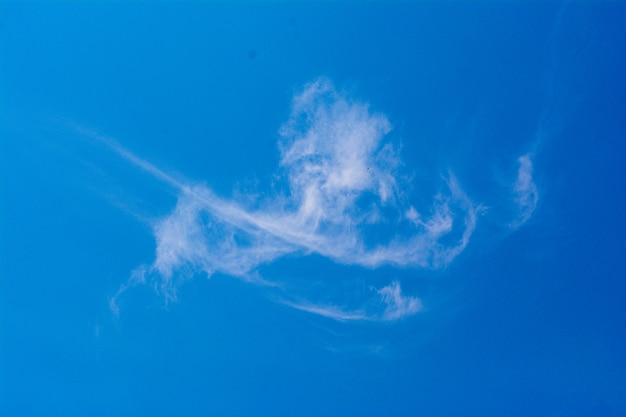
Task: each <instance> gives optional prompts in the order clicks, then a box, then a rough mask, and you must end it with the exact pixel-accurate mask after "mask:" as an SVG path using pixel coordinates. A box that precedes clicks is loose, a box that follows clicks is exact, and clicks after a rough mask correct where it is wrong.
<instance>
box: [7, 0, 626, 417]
mask: <svg viewBox="0 0 626 417" xmlns="http://www.w3.org/2000/svg"><path fill="white" fill-rule="evenodd" d="M625 21H626V3H623V2H610V3H608V2H607V3H602V2H571V3H568V4H561V3H551V2H528V3H517V2H501V3H499V2H444V3H438V2H419V3H418V2H402V3H374V2H372V3H356V2H351V3H330V2H322V3H319V4H314V3H296V4H287V3H281V2H273V3H252V2H241V3H225V2H224V3H193V2H187V3H174V2H155V3H151V2H131V3H122V2H112V3H85V4H83V3H79V2H63V3H61V2H59V3H50V4H47V3H46V4H44V3H13V2H3V3H2V4H0V106H1V107H0V110H1V119H0V146H1V148H0V180H1V194H0V210H1V211H0V245H1V246H0V320H1V322H0V326H1V327H0V414H2V415H6V416H51V415H65V416H74V415H76V416H78V415H94V416H98V415H102V416H105V415H122V416H124V415H127V416H131V415H138V416H139V415H145V416H172V415H189V416H195V415H198V416H199V415H216V416H220V415H284V416H298V415H302V416H306V415H310V416H321V415H327V416H333V415H354V416H364V415H371V416H380V415H424V416H458V415H466V416H468V415H476V416H505V415H510V416H517V415H520V416H521V415H535V416H612V415H614V416H621V415H626V303H625V302H626V284H625V278H626V254H625V253H624V252H625V249H626V221H625V220H624V215H625V213H626V168H625V167H626V81H625V75H626V26H625V25H624V22H625ZM252 49H253V50H255V51H256V53H257V54H256V57H255V58H254V59H253V58H251V57H250V55H249V51H250V50H252ZM318 76H325V77H328V78H330V79H331V80H333V81H334V82H335V83H336V84H337V85H338V86H341V87H343V88H346V89H348V90H349V91H351V92H352V94H353V95H354V96H355V97H356V98H357V99H359V100H363V101H367V102H369V103H370V105H371V107H372V109H374V110H376V111H380V112H383V113H385V114H386V115H387V117H388V118H389V120H390V121H391V122H392V124H393V125H394V130H393V132H392V133H391V136H392V137H393V139H394V140H396V141H398V142H400V141H401V142H402V144H403V146H402V157H403V160H404V162H405V164H406V166H408V167H410V168H411V169H413V170H416V171H417V172H418V173H419V175H421V176H422V177H421V178H429V176H431V177H432V178H438V176H439V175H440V174H441V172H442V171H445V169H447V168H448V167H452V168H453V169H454V171H455V173H456V175H457V177H458V178H460V179H461V180H462V182H463V185H464V187H465V189H466V191H467V193H468V194H469V195H470V196H471V197H472V198H473V199H474V200H475V201H477V202H481V201H493V199H494V198H495V197H494V195H495V194H494V188H493V178H494V177H497V175H498V173H502V172H504V173H507V172H508V173H510V172H514V170H515V169H516V166H515V165H514V162H515V158H517V156H519V155H521V154H524V153H526V152H529V151H531V150H533V149H534V151H535V155H536V157H535V160H534V162H535V163H534V168H535V181H536V183H537V185H538V188H539V190H540V204H539V206H538V208H537V210H536V212H535V214H534V216H533V218H532V219H531V221H530V222H529V223H527V224H526V225H524V226H523V227H522V228H520V229H519V230H518V231H516V232H514V233H504V232H503V230H502V228H501V227H499V226H498V224H497V223H498V221H499V220H498V219H497V216H496V215H495V214H494V215H491V216H490V215H485V216H483V217H481V218H480V219H479V221H478V222H479V223H478V226H477V231H476V233H475V234H474V236H473V237H472V240H471V241H470V244H469V246H468V247H467V249H466V250H465V251H464V252H463V253H462V254H461V255H460V256H459V257H458V258H457V259H456V260H455V261H454V262H453V263H452V264H451V265H450V266H448V267H447V268H445V269H443V270H439V271H432V270H427V271H426V270H419V269H410V268H409V269H399V270H397V269H393V268H391V267H384V268H382V269H379V270H366V269H361V268H358V267H348V266H338V265H333V263H332V262H331V261H329V260H325V259H321V258H320V257H317V256H311V257H300V258H288V259H284V260H279V261H277V262H276V263H274V264H271V265H268V266H266V267H264V268H263V273H264V274H267V275H269V276H272V275H274V276H276V275H289V274H292V275H297V276H298V279H303V280H306V279H315V276H316V274H336V275H337V277H338V279H339V278H342V279H343V278H345V277H346V276H348V277H353V276H354V278H355V279H361V280H364V281H365V282H376V281H377V280H378V279H380V276H394V277H397V278H398V279H401V280H402V282H403V288H405V289H406V290H407V291H408V292H409V293H412V294H416V295H418V296H419V297H420V298H422V300H423V301H424V303H425V304H426V305H427V306H428V308H427V310H426V311H424V312H423V313H420V314H418V315H416V316H414V317H412V318H409V319H406V320H403V321H400V322H395V323H341V322H334V321H332V320H329V319H326V318H323V317H316V316H313V315H309V314H307V313H304V312H299V311H297V310H294V309H291V308H289V307H287V306H285V305H281V304H279V303H275V302H273V301H272V299H271V297H267V296H266V295H265V290H264V289H263V288H262V287H259V286H256V285H252V284H248V283H245V282H242V281H240V280H237V279H232V278H231V277H227V276H222V275H216V276H214V277H213V278H212V279H211V280H206V279H203V278H196V279H193V280H190V281H189V282H187V283H185V284H184V285H183V286H182V287H181V288H180V294H179V300H178V302H176V303H173V304H170V305H168V307H167V308H165V307H164V301H163V299H162V297H160V296H158V295H156V294H155V293H154V292H153V291H152V290H151V289H150V287H149V286H142V287H137V288H135V289H133V290H132V292H129V293H128V294H127V295H125V298H124V300H123V306H122V307H123V310H122V314H121V315H120V317H119V318H116V317H114V315H113V314H112V313H111V311H110V310H109V307H108V299H109V298H110V297H111V296H112V295H113V294H115V292H116V291H117V289H118V288H119V286H120V285H121V284H122V283H124V282H125V281H126V279H127V278H128V276H129V274H130V271H131V270H132V269H133V268H135V267H136V266H137V265H138V264H141V263H146V262H151V261H152V259H153V257H154V241H153V237H152V235H151V230H150V229H149V227H148V226H147V225H146V223H145V222H142V221H139V220H138V218H141V217H142V216H147V217H158V216H162V215H165V214H167V213H168V212H169V211H171V209H172V207H173V206H174V204H175V203H176V196H175V195H174V194H172V193H171V190H168V189H167V188H166V187H165V186H163V185H162V184H159V183H158V182H155V181H154V180H153V179H151V178H149V176H147V175H145V174H144V173H142V172H140V171H137V170H136V169H134V168H133V167H130V166H128V164H127V163H125V162H124V161H123V160H120V159H119V158H118V157H117V156H116V155H114V154H113V153H111V152H110V151H109V150H107V149H105V148H104V147H102V146H101V145H98V144H97V143H94V142H91V141H88V140H85V139H84V138H81V137H79V136H77V135H76V134H75V133H74V132H71V131H69V130H68V129H66V128H64V127H63V126H64V123H65V122H66V121H68V120H69V121H73V122H75V123H77V124H79V125H84V126H88V127H90V128H95V129H97V130H99V131H101V132H103V133H105V134H107V135H110V136H112V137H114V138H116V140H118V141H119V142H120V143H122V144H123V145H124V146H125V147H127V148H129V149H131V150H133V152H135V153H137V154H138V155H141V156H142V157H144V158H146V159H147V160H150V161H152V162H154V163H156V164H157V165H159V166H161V167H164V168H166V169H169V170H173V171H178V172H181V173H183V174H184V175H185V176H187V177H188V178H192V179H196V180H199V181H204V182H205V183H207V184H208V185H209V186H210V187H212V189H213V190H215V191H216V192H217V193H220V194H222V195H230V194H231V193H233V190H234V189H235V190H237V192H239V193H244V194H245V193H246V192H247V191H248V190H250V189H253V188H254V189H258V188H259V187H260V189H261V190H263V187H264V185H263V184H269V183H270V182H271V178H272V174H273V173H274V172H275V170H276V165H277V163H278V159H279V154H278V149H277V147H276V140H277V137H278V133H277V132H278V128H279V127H280V125H281V123H283V122H284V121H285V120H286V119H287V117H288V115H289V110H290V107H289V106H290V100H291V98H292V96H293V94H294V91H297V90H298V89H299V88H301V86H302V85H303V84H304V83H306V82H309V81H311V80H312V79H315V78H316V77H318ZM259 184H260V185H259ZM488 213H489V212H488ZM492 213H497V210H493V211H492Z"/></svg>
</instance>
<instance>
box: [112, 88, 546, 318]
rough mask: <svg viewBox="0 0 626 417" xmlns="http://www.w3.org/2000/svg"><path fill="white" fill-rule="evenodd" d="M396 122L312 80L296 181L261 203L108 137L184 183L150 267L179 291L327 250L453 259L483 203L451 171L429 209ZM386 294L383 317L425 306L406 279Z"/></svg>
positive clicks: (283, 169)
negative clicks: (200, 276)
mask: <svg viewBox="0 0 626 417" xmlns="http://www.w3.org/2000/svg"><path fill="white" fill-rule="evenodd" d="M390 131H391V124H390V122H389V121H388V120H387V118H386V117H385V116H384V115H383V114H379V113H373V112H371V111H370V109H369V108H368V105H367V104H366V103H359V102H354V101H352V100H351V99H350V98H349V97H347V96H346V95H345V94H342V93H340V92H338V91H337V90H336V89H335V88H334V86H333V85H332V83H331V82H330V81H328V80H326V79H319V80H317V81H315V82H313V83H310V84H308V85H306V86H305V87H304V89H303V90H302V91H301V92H300V93H299V94H297V95H296V96H295V97H294V99H293V103H292V111H291V115H290V118H289V120H288V121H287V122H286V123H285V124H284V125H283V126H282V127H281V128H280V131H279V133H280V137H281V139H280V142H279V148H280V151H281V160H280V167H279V174H280V175H281V176H282V179H283V181H284V184H285V186H286V187H285V192H284V194H281V195H275V196H269V197H268V198H267V199H266V200H264V201H262V202H261V203H260V204H259V205H258V206H257V207H254V208H249V207H247V206H246V205H245V204H243V203H239V202H237V201H235V200H227V199H223V198H220V197H218V196H216V195H215V194H214V193H213V192H212V191H211V190H210V189H208V188H207V187H205V186H202V185H190V184H186V183H184V182H179V181H178V180H174V179H172V178H170V177H168V176H167V174H164V173H163V172H162V171H160V170H158V169H157V168H155V167H154V166H152V165H150V164H149V163H148V162H145V161H143V160H141V159H139V158H138V157H136V156H134V155H133V154H131V153H130V152H129V151H127V150H125V149H123V148H121V147H120V146H119V145H117V144H114V142H112V141H111V140H110V139H105V141H106V142H107V143H109V145H110V146H111V147H112V149H114V150H115V151H116V152H118V153H120V154H121V155H122V156H123V157H124V158H125V159H127V160H128V161H130V162H132V163H133V164H135V165H136V166H138V167H140V168H142V169H143V170H145V171H147V172H148V173H151V174H152V175H153V176H155V177H156V178H158V179H161V180H165V181H166V182H167V183H169V184H170V185H174V186H175V187H176V188H177V189H178V192H179V198H178V203H177V205H176V207H175V208H174V209H173V211H172V212H171V213H170V214H169V215H168V216H166V217H164V218H163V219H161V220H160V221H158V222H156V223H155V224H154V225H153V232H154V237H155V240H156V258H155V260H154V262H153V263H152V264H151V265H148V266H145V267H144V270H145V271H146V273H147V274H149V275H150V276H151V277H152V279H154V280H155V286H156V287H157V288H158V289H159V290H160V291H161V292H162V293H164V294H165V295H166V296H167V297H168V298H171V299H174V298H175V295H176V288H177V285H178V284H177V283H178V281H179V280H180V277H181V276H189V275H190V274H193V273H197V272H204V273H206V274H207V275H208V276H210V275H212V274H214V273H216V272H220V273H223V274H227V275H231V276H236V277H241V278H244V279H250V280H257V279H260V277H259V276H258V273H257V272H256V271H257V268H258V267H259V266H260V265H261V264H264V263H269V262H272V261H273V260H275V259H277V258H279V257H282V256H284V255H286V254H289V253H296V254H301V255H302V256H305V255H306V254H310V253H317V254H319V255H322V256H324V257H326V258H329V259H331V260H333V261H334V262H337V263H341V264H347V265H360V266H363V267H368V268H376V267H379V266H381V265H394V266H402V267H424V268H438V267H443V266H445V265H447V264H448V263H450V262H451V261H452V260H453V259H454V258H455V257H456V256H457V255H458V254H459V253H460V252H461V251H463V249H464V248H465V247H466V245H467V243H468V241H469V239H470V237H471V235H472V233H473V231H474V228H475V226H476V214H477V207H476V206H475V205H474V204H473V203H472V202H471V201H470V199H469V198H468V197H467V196H466V194H465V193H464V192H463V190H462V188H461V186H460V185H459V183H458V181H457V180H456V178H455V177H454V175H452V174H449V175H448V176H447V177H446V178H444V181H442V191H441V192H440V193H439V194H437V195H435V196H433V199H432V204H431V205H429V206H427V207H420V208H419V211H418V208H416V207H415V206H414V205H413V204H412V203H411V199H410V196H406V195H405V194H404V193H401V192H400V191H401V190H406V189H408V188H409V187H408V184H406V183H403V180H401V179H400V178H401V177H400V176H399V175H398V172H397V171H398V169H399V167H400V166H401V161H400V159H399V155H398V152H397V151H396V150H395V149H394V147H393V146H392V145H391V143H390V142H389V141H388V140H386V135H387V134H388V133H389V132H390ZM524 163H525V162H523V164H524ZM524 169H526V168H525V165H524ZM525 172H526V171H523V170H522V169H520V180H519V181H518V182H519V183H520V185H519V187H517V188H516V189H518V188H519V199H520V201H521V202H522V203H520V204H526V203H525V202H526V200H529V201H530V202H531V203H532V201H533V196H532V192H530V196H526V195H525V193H527V191H525V190H526V189H527V188H528V185H527V183H526V182H524V181H525V177H524V175H525V174H524V173H525ZM530 184H532V181H530ZM532 186H533V187H534V184H533V185H532ZM535 195H536V191H535ZM535 200H536V197H535ZM372 236H376V238H375V239H372ZM125 288H126V287H123V290H125ZM123 290H122V292H123ZM378 294H379V295H380V300H379V301H380V302H379V304H380V309H381V313H380V314H379V317H380V318H381V319H382V320H395V319H399V318H402V317H405V316H409V315H412V314H415V313H416V312H418V311H419V310H420V309H421V308H422V306H421V302H420V301H419V300H418V299H417V298H413V297H408V296H404V295H402V293H401V289H400V285H399V283H397V282H394V283H392V284H391V285H389V286H387V287H385V288H383V289H381V290H379V291H378ZM118 295H119V293H118ZM116 297H117V295H116ZM113 305H116V304H115V297H114V299H113V300H112V306H113ZM292 306H293V307H296V308H299V309H301V310H306V311H310V312H313V313H317V314H321V315H324V316H327V317H331V318H335V319H338V320H348V319H349V320H355V319H365V318H366V317H371V315H362V314H361V313H359V312H357V313H344V312H343V311H342V310H341V309H338V308H335V307H332V308H324V307H316V306H315V304H314V303H311V304H299V305H295V304H293V305H292Z"/></svg>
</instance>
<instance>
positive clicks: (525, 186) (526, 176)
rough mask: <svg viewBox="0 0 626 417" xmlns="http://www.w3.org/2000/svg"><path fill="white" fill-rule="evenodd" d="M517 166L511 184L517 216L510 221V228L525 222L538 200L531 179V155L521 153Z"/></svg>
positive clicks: (535, 187) (515, 227) (537, 193)
mask: <svg viewBox="0 0 626 417" xmlns="http://www.w3.org/2000/svg"><path fill="white" fill-rule="evenodd" d="M517 162H518V163H519V168H518V170H517V179H516V180H515V184H514V185H513V195H514V200H515V203H516V204H517V209H518V213H519V214H518V217H517V219H515V221H514V222H512V223H511V225H510V226H511V228H512V229H517V228H519V227H520V226H522V225H523V224H524V223H526V222H527V221H528V220H529V219H530V218H531V216H532V215H533V212H534V211H535V208H536V207H537V202H538V201H539V191H537V186H536V185H535V182H534V181H533V162H532V160H531V155H530V154H526V155H522V156H520V157H519V158H518V159H517Z"/></svg>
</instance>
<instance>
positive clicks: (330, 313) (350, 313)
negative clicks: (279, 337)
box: [280, 281, 423, 321]
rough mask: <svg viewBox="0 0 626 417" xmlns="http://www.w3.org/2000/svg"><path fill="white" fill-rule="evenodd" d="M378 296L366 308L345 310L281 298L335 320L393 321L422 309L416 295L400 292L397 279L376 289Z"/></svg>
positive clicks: (286, 303) (286, 302)
mask: <svg viewBox="0 0 626 417" xmlns="http://www.w3.org/2000/svg"><path fill="white" fill-rule="evenodd" d="M376 293H377V295H378V297H377V298H376V299H375V300H370V302H369V303H367V304H368V307H369V308H367V309H365V308H364V309H361V310H346V309H344V308H341V307H339V306H336V305H331V304H313V303H311V302H301V303H298V302H292V301H285V300H281V301H280V302H281V303H282V304H285V305H287V306H289V307H292V308H295V309H297V310H301V311H306V312H308V313H312V314H317V315H320V316H323V317H327V318H330V319H333V320H337V321H395V320H400V319H403V318H406V317H410V316H412V315H414V314H416V313H419V312H420V311H422V310H423V306H422V301H421V300H420V299H419V298H417V297H411V296H406V295H403V294H402V288H401V287H400V283H399V282H398V281H393V282H392V283H391V284H389V285H387V286H386V287H383V288H381V289H379V290H376Z"/></svg>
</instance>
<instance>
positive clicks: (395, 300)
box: [378, 281, 423, 321]
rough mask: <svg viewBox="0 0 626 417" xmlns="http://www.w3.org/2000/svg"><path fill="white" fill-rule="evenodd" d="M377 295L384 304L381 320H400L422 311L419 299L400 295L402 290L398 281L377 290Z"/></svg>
mask: <svg viewBox="0 0 626 417" xmlns="http://www.w3.org/2000/svg"><path fill="white" fill-rule="evenodd" d="M378 294H380V296H381V297H382V300H383V302H384V303H385V304H386V308H385V311H384V312H383V314H382V317H381V318H382V319H383V320H387V321H389V320H398V319H402V318H405V317H409V316H412V315H414V314H416V313H419V312H420V311H422V309H423V306H422V302H421V300H420V299H419V298H417V297H409V296H405V295H402V289H401V288H400V283H399V282H398V281H394V282H392V283H391V284H390V285H388V286H386V287H384V288H381V289H380V290H378Z"/></svg>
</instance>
